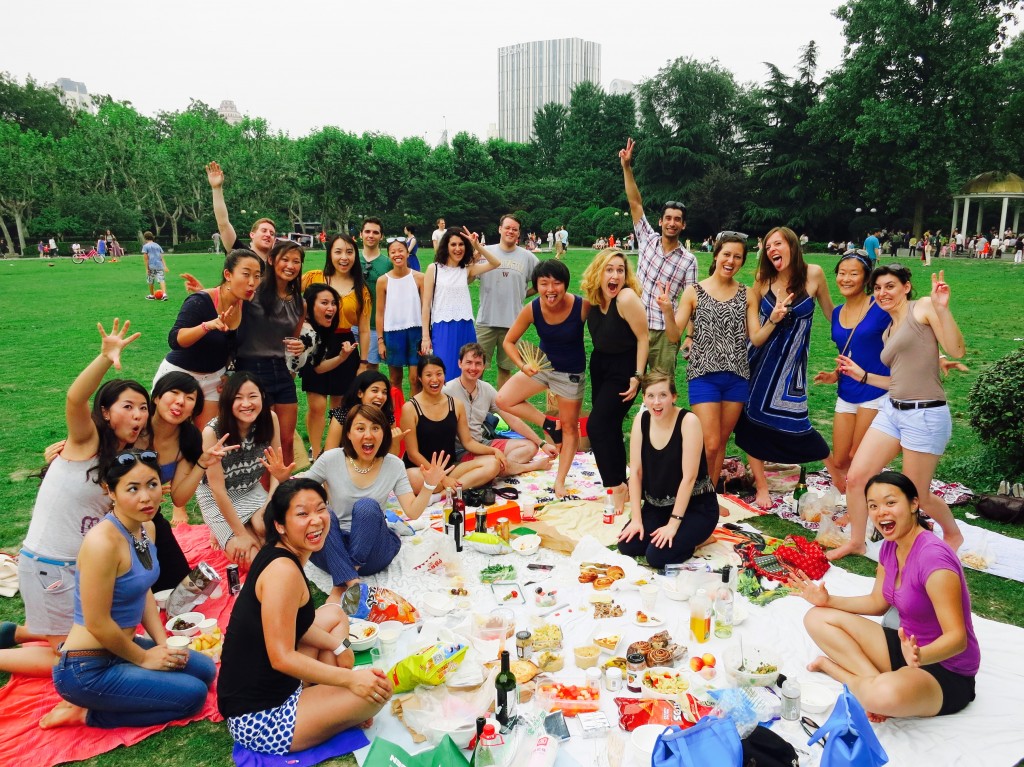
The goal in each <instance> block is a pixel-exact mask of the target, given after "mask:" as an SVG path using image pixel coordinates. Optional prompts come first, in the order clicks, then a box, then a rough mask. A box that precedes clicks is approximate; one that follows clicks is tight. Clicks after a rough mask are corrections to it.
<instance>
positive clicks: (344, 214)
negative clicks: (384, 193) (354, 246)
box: [298, 126, 368, 232]
mask: <svg viewBox="0 0 1024 767" xmlns="http://www.w3.org/2000/svg"><path fill="white" fill-rule="evenodd" d="M298 143H299V156H300V157H301V163H302V167H303V173H302V175H301V177H300V184H301V185H302V187H303V189H304V191H305V192H306V193H307V194H308V195H309V198H310V204H311V205H312V208H313V210H315V211H316V212H317V216H318V217H319V220H320V222H321V223H322V224H323V225H324V227H326V228H328V229H337V230H338V231H344V232H347V231H348V229H347V226H348V223H349V220H350V219H351V218H352V213H353V209H354V207H355V205H356V203H357V202H358V201H359V194H360V190H361V189H363V188H364V186H365V184H366V182H367V180H368V179H367V178H366V164H365V163H364V162H363V159H364V158H365V156H366V155H365V152H364V146H363V142H362V141H361V140H360V139H358V138H357V137H356V136H353V135H352V134H351V133H345V132H344V131H341V130H339V129H338V128H334V127H330V126H329V127H326V128H321V129H320V130H318V131H316V132H315V133H312V134H311V135H309V136H306V137H305V138H302V139H299V142H298Z"/></svg>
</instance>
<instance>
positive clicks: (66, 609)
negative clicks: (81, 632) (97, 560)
mask: <svg viewBox="0 0 1024 767" xmlns="http://www.w3.org/2000/svg"><path fill="white" fill-rule="evenodd" d="M33 556H37V555H34V553H33V552H30V551H28V550H27V549H24V548H23V549H22V550H21V556H19V557H18V581H19V584H20V586H21V596H22V599H24V600H25V625H26V626H28V630H29V631H31V632H32V633H33V634H38V635H39V636H67V634H68V632H69V631H71V624H72V622H73V616H74V614H75V562H74V561H62V560H56V559H54V560H52V561H51V562H40V561H39V560H38V559H33V558H32V557H33ZM54 563H56V564H54Z"/></svg>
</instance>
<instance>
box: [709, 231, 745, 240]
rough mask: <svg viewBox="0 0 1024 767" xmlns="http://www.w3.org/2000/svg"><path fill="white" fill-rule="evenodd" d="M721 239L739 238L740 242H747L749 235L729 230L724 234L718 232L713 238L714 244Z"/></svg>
mask: <svg viewBox="0 0 1024 767" xmlns="http://www.w3.org/2000/svg"><path fill="white" fill-rule="evenodd" d="M723 237H739V238H740V239H741V240H749V239H750V235H748V234H745V233H743V232H734V231H732V230H731V229H726V230H725V231H724V232H719V233H718V236H717V237H715V242H718V241H719V240H720V239H722V238H723Z"/></svg>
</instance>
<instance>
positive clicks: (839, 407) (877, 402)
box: [836, 394, 889, 415]
mask: <svg viewBox="0 0 1024 767" xmlns="http://www.w3.org/2000/svg"><path fill="white" fill-rule="evenodd" d="M887 399H889V396H888V395H887V394H883V395H881V396H880V397H875V398H874V399H869V400H868V401H867V402H847V401H846V400H844V399H843V398H842V397H837V398H836V412H837V413H849V414H850V415H856V414H857V411H858V410H859V409H860V408H865V409H866V410H881V409H882V403H883V402H885V401H886V400H887Z"/></svg>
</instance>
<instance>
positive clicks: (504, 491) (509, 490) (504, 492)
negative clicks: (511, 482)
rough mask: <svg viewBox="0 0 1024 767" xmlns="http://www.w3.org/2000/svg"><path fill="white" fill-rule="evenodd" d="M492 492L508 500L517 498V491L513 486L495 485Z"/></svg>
mask: <svg viewBox="0 0 1024 767" xmlns="http://www.w3.org/2000/svg"><path fill="white" fill-rule="evenodd" d="M494 494H495V495H497V496H499V497H501V498H504V499H505V500H508V501H514V500H516V499H517V498H519V491H518V490H516V489H515V488H514V487H496V488H494Z"/></svg>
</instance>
